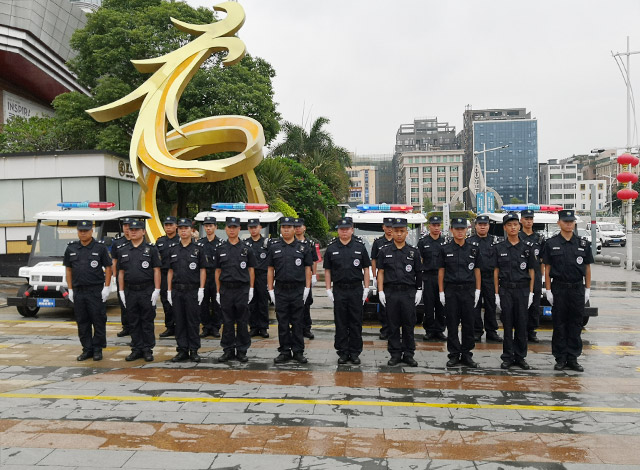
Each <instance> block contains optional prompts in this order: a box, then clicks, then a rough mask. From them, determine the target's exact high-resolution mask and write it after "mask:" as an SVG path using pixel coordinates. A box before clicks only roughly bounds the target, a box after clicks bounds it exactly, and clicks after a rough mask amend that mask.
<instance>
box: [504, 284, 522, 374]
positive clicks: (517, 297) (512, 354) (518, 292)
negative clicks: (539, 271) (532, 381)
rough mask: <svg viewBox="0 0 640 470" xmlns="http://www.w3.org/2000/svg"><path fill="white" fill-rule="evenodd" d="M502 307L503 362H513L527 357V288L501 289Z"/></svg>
mask: <svg viewBox="0 0 640 470" xmlns="http://www.w3.org/2000/svg"><path fill="white" fill-rule="evenodd" d="M499 292H500V305H501V307H502V326H503V327H504V341H503V343H502V355H501V356H500V358H501V359H502V360H503V361H509V362H510V361H513V360H516V359H524V358H525V357H527V319H528V310H527V302H528V301H529V289H528V288H527V287H517V288H510V287H502V286H501V287H500V290H499Z"/></svg>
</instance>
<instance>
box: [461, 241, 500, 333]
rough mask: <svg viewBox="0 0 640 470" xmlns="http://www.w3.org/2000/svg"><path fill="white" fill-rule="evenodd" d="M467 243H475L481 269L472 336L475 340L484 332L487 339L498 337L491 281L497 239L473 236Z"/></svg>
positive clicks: (494, 295)
mask: <svg viewBox="0 0 640 470" xmlns="http://www.w3.org/2000/svg"><path fill="white" fill-rule="evenodd" d="M467 242H468V243H476V244H477V245H478V248H479V249H480V255H481V256H482V268H481V269H480V277H481V281H480V301H479V302H478V305H477V306H475V307H474V308H473V316H474V326H473V330H474V334H475V336H476V338H479V337H481V336H482V334H483V333H484V332H485V331H486V332H487V337H488V338H489V337H493V338H496V337H497V336H498V320H497V319H496V286H495V284H494V281H493V269H494V268H495V267H496V266H495V257H496V250H495V245H496V243H498V242H499V240H498V237H495V236H493V235H487V236H486V237H479V236H478V235H474V236H472V237H469V238H468V239H467ZM483 308H484V323H483V321H482V309H483Z"/></svg>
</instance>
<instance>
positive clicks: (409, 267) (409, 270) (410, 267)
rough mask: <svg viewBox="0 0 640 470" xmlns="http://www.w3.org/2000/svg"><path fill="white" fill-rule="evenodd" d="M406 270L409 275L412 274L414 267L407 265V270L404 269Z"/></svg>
mask: <svg viewBox="0 0 640 470" xmlns="http://www.w3.org/2000/svg"><path fill="white" fill-rule="evenodd" d="M404 269H405V271H407V272H408V273H410V272H411V270H412V269H413V266H411V265H410V264H407V265H406V266H405V268H404Z"/></svg>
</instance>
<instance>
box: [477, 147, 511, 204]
mask: <svg viewBox="0 0 640 470" xmlns="http://www.w3.org/2000/svg"><path fill="white" fill-rule="evenodd" d="M508 146H509V144H507V145H502V146H500V147H494V148H492V149H488V148H487V145H486V144H485V143H484V142H483V143H482V150H476V151H474V152H473V154H474V155H480V154H483V155H484V175H483V177H484V210H485V211H488V207H487V152H493V151H494V150H500V149H506V148H507V147H508ZM489 173H498V170H489Z"/></svg>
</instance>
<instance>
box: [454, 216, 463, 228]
mask: <svg viewBox="0 0 640 470" xmlns="http://www.w3.org/2000/svg"><path fill="white" fill-rule="evenodd" d="M451 228H467V219H465V218H464V217H456V218H454V219H451Z"/></svg>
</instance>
